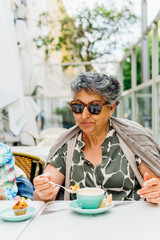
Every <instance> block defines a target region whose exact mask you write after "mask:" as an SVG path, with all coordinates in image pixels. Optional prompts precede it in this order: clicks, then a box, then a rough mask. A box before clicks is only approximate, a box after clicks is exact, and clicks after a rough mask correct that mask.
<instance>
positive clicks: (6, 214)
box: [0, 207, 36, 222]
mask: <svg viewBox="0 0 160 240" xmlns="http://www.w3.org/2000/svg"><path fill="white" fill-rule="evenodd" d="M35 211H36V209H35V208H33V207H28V210H27V212H26V214H24V215H18V216H16V215H15V214H14V212H13V210H12V208H6V209H4V210H2V211H1V212H0V217H1V218H2V219H3V220H5V221H10V222H19V221H24V220H26V219H29V218H31V217H32V216H33V214H34V213H35Z"/></svg>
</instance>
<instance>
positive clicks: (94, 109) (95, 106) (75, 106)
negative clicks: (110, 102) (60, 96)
mask: <svg viewBox="0 0 160 240" xmlns="http://www.w3.org/2000/svg"><path fill="white" fill-rule="evenodd" d="M106 104H107V102H105V103H103V104H100V103H95V102H90V103H88V104H85V103H82V102H76V101H72V102H70V103H69V106H70V108H71V111H72V112H73V113H75V114H80V113H82V112H83V110H84V108H85V107H87V109H88V111H89V112H90V113H91V114H92V115H98V114H100V112H101V110H102V107H103V106H104V105H106Z"/></svg>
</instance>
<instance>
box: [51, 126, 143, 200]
mask: <svg viewBox="0 0 160 240" xmlns="http://www.w3.org/2000/svg"><path fill="white" fill-rule="evenodd" d="M84 144H85V143H84V142H83V141H82V132H80V133H79V135H78V138H77V142H76V145H75V150H74V154H73V159H72V166H71V169H70V185H75V184H76V185H79V186H80V188H84V187H101V188H102V189H104V190H106V192H107V193H108V194H110V193H111V194H112V196H113V200H117V201H119V200H139V199H140V197H139V195H138V194H137V190H138V189H139V188H140V185H139V183H138V181H137V179H136V177H135V174H134V172H133V170H132V169H131V167H130V165H129V163H128V161H127V159H126V157H125V155H124V153H123V151H122V149H121V147H120V143H119V140H118V137H117V134H116V132H115V130H114V129H113V128H112V127H110V129H109V131H108V134H107V136H106V138H105V140H104V142H103V143H102V145H101V148H102V162H101V164H99V165H97V167H96V169H95V168H94V166H93V164H92V163H91V162H90V161H88V160H87V159H86V158H85V156H84V153H83V147H84ZM66 155H67V144H64V145H63V146H62V147H61V148H60V149H59V150H58V151H57V153H56V154H55V155H54V156H53V158H51V159H50V160H49V163H51V164H52V165H53V166H54V167H55V168H57V169H58V170H59V171H60V172H61V173H62V174H63V175H64V176H65V172H66V164H65V161H66ZM135 161H136V163H137V166H139V164H140V163H141V159H140V158H138V157H137V156H135ZM71 199H76V196H75V194H71Z"/></svg>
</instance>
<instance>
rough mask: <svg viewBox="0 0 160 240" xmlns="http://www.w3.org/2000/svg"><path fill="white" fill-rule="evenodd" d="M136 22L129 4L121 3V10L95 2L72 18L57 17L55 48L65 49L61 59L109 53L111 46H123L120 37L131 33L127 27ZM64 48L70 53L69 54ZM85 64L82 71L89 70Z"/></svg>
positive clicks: (112, 50) (98, 55)
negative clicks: (57, 30)
mask: <svg viewBox="0 0 160 240" xmlns="http://www.w3.org/2000/svg"><path fill="white" fill-rule="evenodd" d="M136 22H137V17H136V16H135V15H134V14H132V12H131V7H130V5H124V6H123V8H122V9H121V10H117V9H116V8H115V7H114V6H112V7H111V8H110V9H107V8H106V7H105V6H104V5H98V4H97V5H96V7H95V8H94V9H92V10H90V9H89V8H85V9H83V10H82V11H80V12H79V13H78V14H77V15H76V16H75V18H73V17H69V16H65V17H63V18H62V19H61V36H59V39H58V43H57V45H56V50H61V49H65V50H66V53H65V54H64V56H63V62H66V61H76V60H79V61H82V62H85V61H87V62H88V61H92V60H94V59H98V58H101V57H103V56H106V55H113V54H114V52H115V49H124V47H126V44H127V43H126V41H125V44H124V41H123V40H124V39H123V36H126V33H127V34H128V35H129V33H131V31H130V29H131V26H132V25H134V24H135V23H136ZM125 40H126V39H125ZM68 51H70V52H71V55H70V57H68ZM85 67H86V71H90V70H91V66H90V65H86V66H85Z"/></svg>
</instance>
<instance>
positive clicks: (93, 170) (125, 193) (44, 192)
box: [34, 72, 160, 203]
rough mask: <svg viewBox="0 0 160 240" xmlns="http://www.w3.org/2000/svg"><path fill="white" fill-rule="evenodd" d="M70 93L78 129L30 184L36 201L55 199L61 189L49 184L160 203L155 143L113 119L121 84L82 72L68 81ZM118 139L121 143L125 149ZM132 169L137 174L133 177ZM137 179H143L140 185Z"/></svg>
mask: <svg viewBox="0 0 160 240" xmlns="http://www.w3.org/2000/svg"><path fill="white" fill-rule="evenodd" d="M71 91H72V94H73V101H71V102H70V103H69V105H70V107H71V110H72V112H73V114H74V117H75V120H76V124H77V125H76V126H75V127H73V128H72V129H69V130H68V131H67V132H66V133H65V134H63V135H62V136H61V137H60V139H59V140H58V141H57V143H56V144H55V145H56V146H53V147H52V149H51V151H50V154H49V157H48V161H47V164H46V168H45V170H44V173H43V174H42V175H41V176H38V177H36V178H35V179H34V187H35V193H34V199H35V200H43V201H52V200H55V199H56V198H57V195H58V192H59V190H60V189H59V187H56V186H55V185H52V184H50V183H49V182H53V183H58V184H61V185H62V184H64V182H65V181H69V185H79V186H80V188H84V187H99V188H102V189H104V190H105V191H106V193H107V194H112V196H113V200H140V199H146V200H147V201H148V202H152V203H160V178H159V176H160V148H159V146H158V144H157V143H156V142H155V141H154V140H153V139H152V138H151V137H150V136H149V135H148V134H147V133H146V132H145V131H144V129H143V128H142V127H141V126H140V125H138V124H136V123H134V122H132V121H129V120H128V122H127V123H126V122H123V120H119V119H116V118H113V117H112V114H113V112H114V109H115V107H116V106H117V105H118V104H119V102H120V98H121V86H120V83H119V81H118V80H117V79H116V78H115V77H112V76H110V77H109V76H107V75H105V74H100V73H94V72H87V73H82V74H79V75H78V76H77V77H76V78H75V79H73V80H72V82H71ZM125 129H126V131H129V129H131V130H130V132H129V133H128V135H127V133H126V134H125V133H124V132H125V131H124V130H125ZM132 132H133V133H134V134H132ZM119 135H120V136H121V137H120V136H119ZM132 135H133V136H132ZM137 136H138V137H137ZM135 137H137V142H136V141H135ZM73 138H74V139H75V143H74V145H73V146H72V148H73V150H74V151H73V154H72V155H71V156H70V158H71V159H70V161H71V163H70V166H69V170H67V168H68V167H67V161H69V160H67V159H68V158H67V155H68V154H69V152H70V150H71V149H70V148H71V147H68V145H69V141H70V140H71V139H73ZM121 138H122V139H123V140H124V141H125V142H126V143H124V141H123V140H122V139H121ZM132 138H133V139H132ZM120 139H121V140H122V143H124V144H125V147H124V146H123V148H122V145H121V144H120V142H121V140H120ZM139 139H141V140H142V141H139ZM133 140H134V141H133ZM138 141H139V143H138ZM144 141H145V143H146V144H144ZM133 142H135V144H132V143H133ZM59 143H60V144H59ZM137 145H138V147H137ZM57 146H58V147H57ZM128 146H129V147H130V149H129V150H128V152H129V151H130V150H132V151H131V152H132V153H131V155H132V161H133V162H134V166H131V165H132V163H130V161H129V159H130V156H129V158H127V152H126V154H125V153H124V152H125V151H126V148H128ZM144 146H145V147H144ZM146 146H147V147H146ZM146 148H147V149H146ZM147 150H148V152H147ZM145 152H146V154H145ZM137 153H138V155H137ZM153 158H154V160H153ZM134 168H137V169H138V170H137V174H135V171H134ZM138 174H139V175H138ZM67 178H68V180H67ZM140 178H143V180H142V181H141V180H139V181H138V179H140ZM140 184H141V186H140ZM75 198H76V196H75V194H71V195H70V199H71V200H72V199H75Z"/></svg>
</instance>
